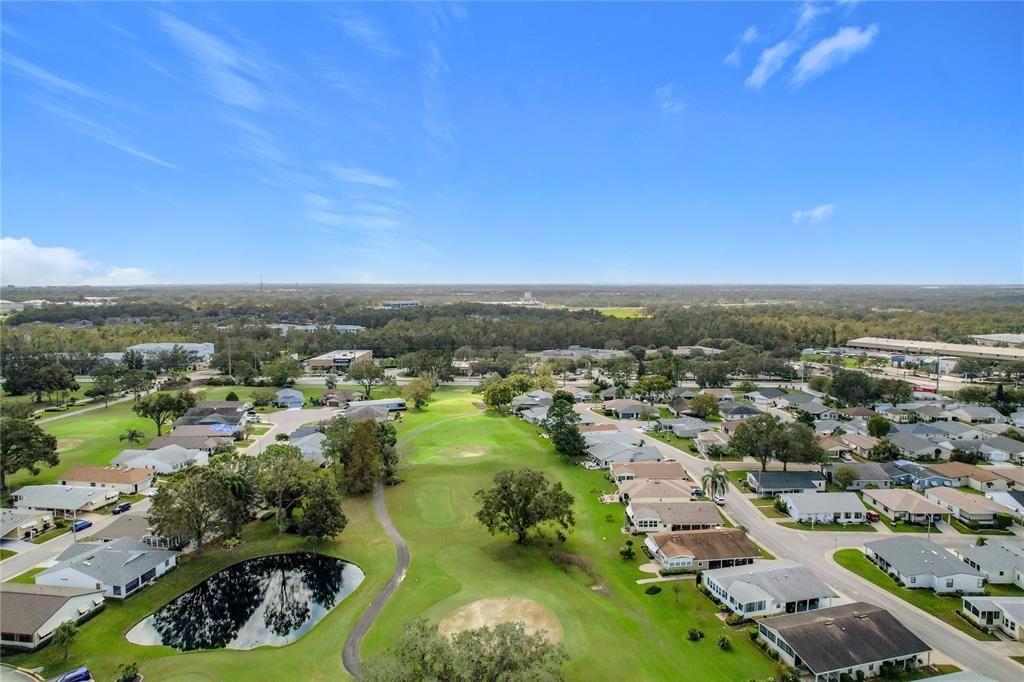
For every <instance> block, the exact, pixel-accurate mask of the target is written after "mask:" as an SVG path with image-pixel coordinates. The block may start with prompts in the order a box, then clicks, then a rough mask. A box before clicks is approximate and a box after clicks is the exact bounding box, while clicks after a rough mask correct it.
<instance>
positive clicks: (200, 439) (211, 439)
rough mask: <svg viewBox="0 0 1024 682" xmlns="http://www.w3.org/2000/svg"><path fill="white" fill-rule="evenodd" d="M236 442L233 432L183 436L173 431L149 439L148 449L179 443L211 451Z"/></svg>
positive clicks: (195, 448) (190, 448) (182, 445)
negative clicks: (219, 446)
mask: <svg viewBox="0 0 1024 682" xmlns="http://www.w3.org/2000/svg"><path fill="white" fill-rule="evenodd" d="M234 442H235V438H234V436H233V435H232V434H225V435H219V436H182V435H178V434H175V433H171V434H170V435H168V436H157V437H156V438H154V439H153V440H151V441H149V445H147V446H146V449H147V450H159V449H161V448H165V447H167V446H168V445H177V446H178V447H182V448H185V449H186V450H202V451H203V452H206V453H210V452H213V451H214V450H215V449H217V446H218V445H231V444H232V443H234Z"/></svg>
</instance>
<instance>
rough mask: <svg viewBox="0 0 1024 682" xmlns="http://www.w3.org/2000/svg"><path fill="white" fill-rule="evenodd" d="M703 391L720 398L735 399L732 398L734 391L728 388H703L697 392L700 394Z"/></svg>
mask: <svg viewBox="0 0 1024 682" xmlns="http://www.w3.org/2000/svg"><path fill="white" fill-rule="evenodd" d="M701 393H707V394H708V395H713V396H715V397H716V398H718V399H719V400H732V399H733V398H732V391H730V390H729V389H728V388H702V389H700V391H699V392H698V393H697V395H700V394H701Z"/></svg>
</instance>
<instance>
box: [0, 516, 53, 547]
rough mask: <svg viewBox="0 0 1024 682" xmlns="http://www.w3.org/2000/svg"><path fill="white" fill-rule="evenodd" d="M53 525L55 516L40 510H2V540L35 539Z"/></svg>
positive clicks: (0, 524)
mask: <svg viewBox="0 0 1024 682" xmlns="http://www.w3.org/2000/svg"><path fill="white" fill-rule="evenodd" d="M52 525H53V514H51V513H50V512H48V511H40V510H38V509H0V539H3V540H22V539H26V538H27V539H31V538H34V537H35V536H36V535H38V534H39V533H42V532H43V531H44V530H47V529H48V528H49V527H50V526H52Z"/></svg>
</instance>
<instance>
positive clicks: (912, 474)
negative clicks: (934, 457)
mask: <svg viewBox="0 0 1024 682" xmlns="http://www.w3.org/2000/svg"><path fill="white" fill-rule="evenodd" d="M882 468H883V469H885V473H887V474H889V478H891V479H892V482H893V485H909V486H910V487H912V488H913V489H914V490H925V489H927V488H936V487H952V486H953V479H951V478H948V477H946V476H943V475H942V474H940V473H939V472H937V471H933V470H932V469H931V468H930V467H927V466H925V465H923V464H917V463H915V462H909V461H907V460H905V459H897V460H894V461H892V462H883V463H882Z"/></svg>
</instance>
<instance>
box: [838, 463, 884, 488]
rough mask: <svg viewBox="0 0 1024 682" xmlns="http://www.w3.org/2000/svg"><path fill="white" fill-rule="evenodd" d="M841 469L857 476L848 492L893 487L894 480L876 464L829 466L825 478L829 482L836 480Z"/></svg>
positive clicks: (839, 464)
mask: <svg viewBox="0 0 1024 682" xmlns="http://www.w3.org/2000/svg"><path fill="white" fill-rule="evenodd" d="M840 469H850V470H852V471H853V472H855V473H856V474H857V478H856V479H854V481H853V483H851V484H850V485H849V487H848V488H847V490H860V489H862V488H872V487H874V488H888V487H890V486H891V485H892V479H890V478H889V474H887V473H885V469H883V468H882V466H881V465H880V464H877V463H875V462H841V463H835V464H829V465H827V466H826V467H825V478H827V479H828V480H829V481H833V480H834V479H835V475H836V472H837V471H839V470H840Z"/></svg>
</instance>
